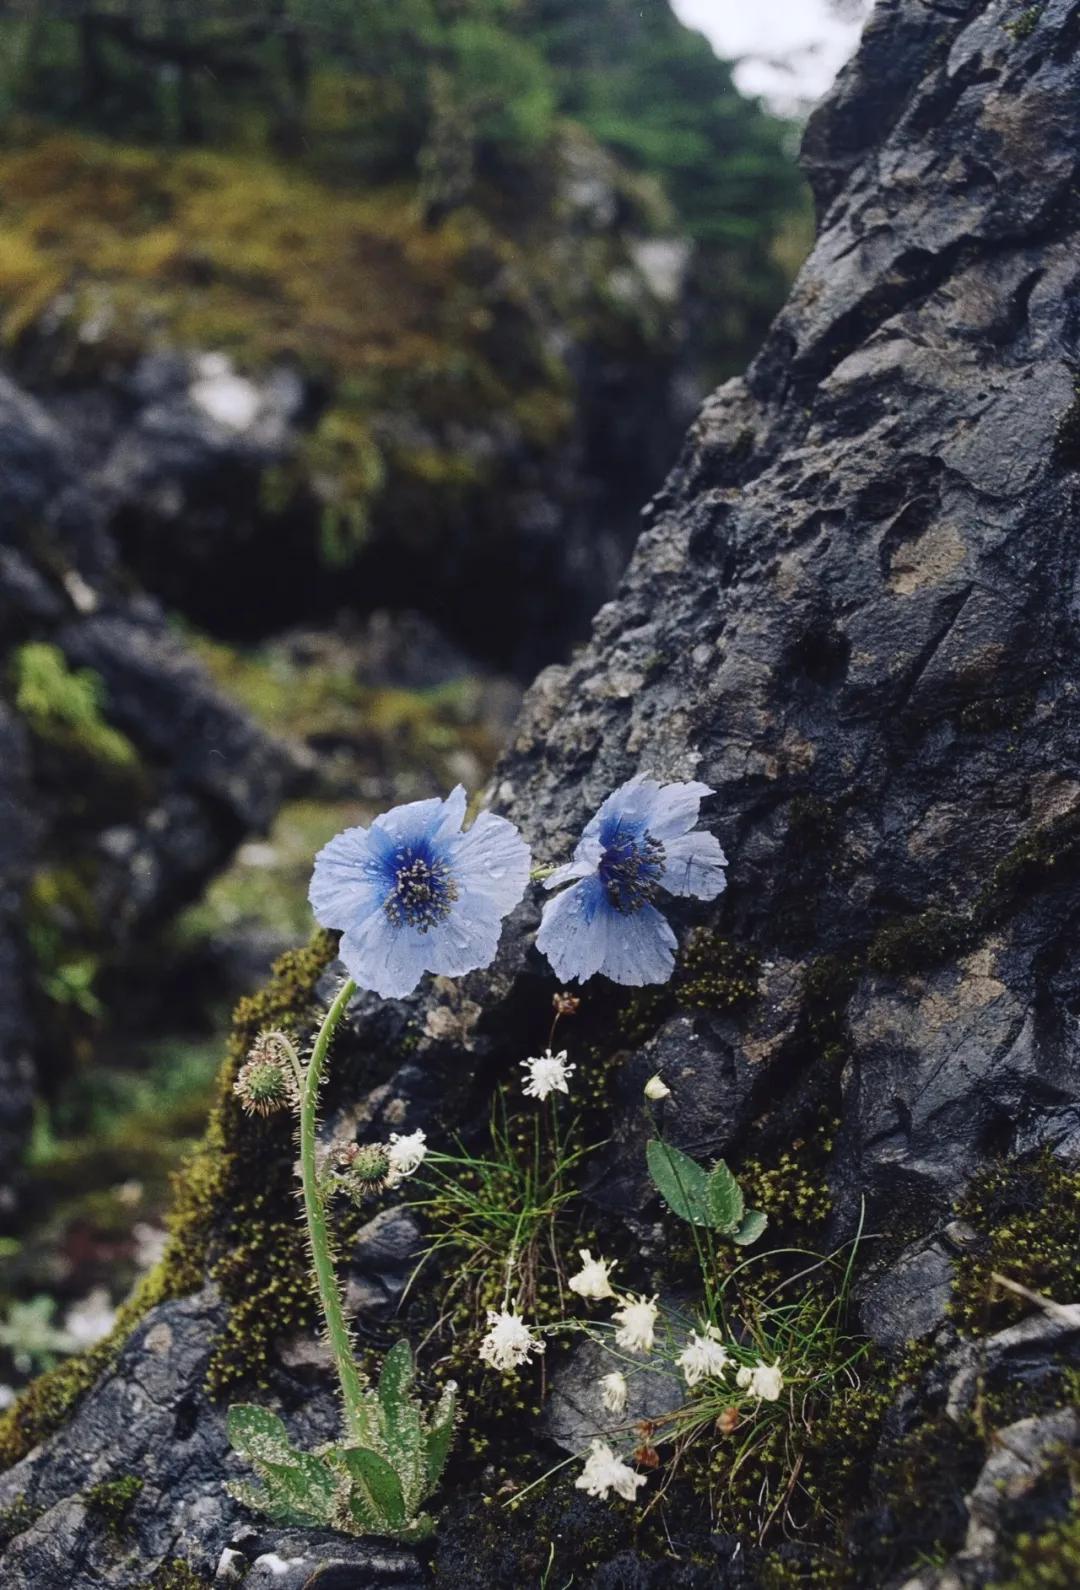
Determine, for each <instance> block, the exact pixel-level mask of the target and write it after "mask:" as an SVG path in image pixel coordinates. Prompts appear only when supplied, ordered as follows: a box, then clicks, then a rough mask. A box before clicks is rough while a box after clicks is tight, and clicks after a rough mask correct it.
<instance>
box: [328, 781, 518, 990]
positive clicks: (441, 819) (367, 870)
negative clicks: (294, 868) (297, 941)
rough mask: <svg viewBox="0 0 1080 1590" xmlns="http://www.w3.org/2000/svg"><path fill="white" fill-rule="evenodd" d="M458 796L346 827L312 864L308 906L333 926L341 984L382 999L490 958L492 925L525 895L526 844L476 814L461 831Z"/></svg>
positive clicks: (495, 928) (494, 939) (497, 926)
mask: <svg viewBox="0 0 1080 1590" xmlns="http://www.w3.org/2000/svg"><path fill="white" fill-rule="evenodd" d="M464 816H465V791H464V789H463V788H462V786H461V785H460V784H459V785H458V787H457V789H455V790H454V792H453V794H451V795H449V796H448V797H447V798H446V800H438V799H435V800H427V801H411V802H410V803H409V804H408V805H406V806H395V807H394V808H393V810H392V811H388V812H383V814H382V815H381V816H380V817H376V818H375V821H374V822H373V823H372V825H371V827H370V828H347V829H346V830H345V832H344V833H342V834H338V835H337V836H336V838H334V839H331V841H330V843H329V844H328V845H325V846H324V847H323V849H322V850H320V851H319V854H318V855H317V856H316V857H315V871H314V873H313V874H312V878H311V888H310V889H309V891H308V899H309V900H310V901H311V908H312V910H313V911H314V913H315V919H316V921H317V922H320V923H321V924H322V926H323V927H327V928H340V929H341V934H342V937H341V947H340V950H339V952H338V953H339V954H340V956H341V959H342V960H343V961H344V962H345V965H346V968H347V969H348V972H349V975H350V977H353V978H355V980H356V981H357V982H358V983H359V984H360V986H361V987H362V988H371V989H374V991H375V992H376V993H377V994H379V995H381V996H382V997H383V998H384V999H400V998H401V997H402V996H403V995H404V994H408V993H411V992H412V990H413V989H414V988H415V987H416V985H417V983H418V982H419V981H420V979H421V977H422V976H423V975H424V973H425V972H438V973H441V974H442V975H443V976H444V977H460V976H461V975H462V974H463V973H464V972H472V971H475V970H476V968H477V967H479V966H488V965H490V964H491V962H492V961H493V960H494V959H495V951H496V949H497V948H498V943H499V934H500V932H501V931H502V919H503V917H504V916H505V915H506V913H507V912H508V911H512V910H513V908H514V906H515V905H517V903H518V901H519V900H520V899H521V896H522V894H523V893H524V892H525V885H526V883H527V882H528V879H529V861H530V858H529V847H528V846H527V845H526V843H525V841H524V840H523V839H522V837H521V835H520V834H519V833H518V831H517V829H516V828H515V827H514V825H513V823H510V822H507V820H506V818H505V817H495V816H493V815H492V813H491V812H481V813H480V815H479V817H478V818H477V819H476V821H475V822H474V823H473V825H472V827H471V828H469V829H467V830H466V831H465V832H462V827H461V824H462V820H463V819H464Z"/></svg>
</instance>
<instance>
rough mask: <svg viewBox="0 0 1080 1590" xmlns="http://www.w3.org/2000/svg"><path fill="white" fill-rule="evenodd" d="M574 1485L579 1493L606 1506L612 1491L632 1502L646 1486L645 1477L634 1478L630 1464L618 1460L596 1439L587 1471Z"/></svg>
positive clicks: (590, 1448) (636, 1475) (587, 1462)
mask: <svg viewBox="0 0 1080 1590" xmlns="http://www.w3.org/2000/svg"><path fill="white" fill-rule="evenodd" d="M574 1484H575V1485H576V1486H577V1488H578V1490H579V1491H588V1493H589V1495H590V1496H599V1497H601V1499H602V1500H603V1501H605V1502H606V1501H607V1498H608V1493H609V1491H614V1492H615V1494H616V1495H617V1496H621V1497H623V1499H624V1500H625V1501H628V1502H632V1501H633V1500H634V1496H635V1494H636V1492H637V1491H638V1490H639V1488H640V1487H641V1486H642V1485H644V1484H645V1476H644V1474H635V1473H634V1471H633V1469H632V1468H631V1467H630V1465H629V1463H624V1462H623V1460H622V1458H618V1457H616V1456H615V1454H614V1452H613V1451H612V1450H611V1448H610V1447H609V1446H608V1444H607V1442H606V1441H601V1440H600V1438H599V1436H594V1437H593V1439H592V1442H591V1443H590V1446H589V1455H588V1457H587V1458H586V1459H585V1467H584V1468H583V1469H582V1471H581V1473H580V1474H579V1475H578V1477H577V1479H576V1480H575V1481H574Z"/></svg>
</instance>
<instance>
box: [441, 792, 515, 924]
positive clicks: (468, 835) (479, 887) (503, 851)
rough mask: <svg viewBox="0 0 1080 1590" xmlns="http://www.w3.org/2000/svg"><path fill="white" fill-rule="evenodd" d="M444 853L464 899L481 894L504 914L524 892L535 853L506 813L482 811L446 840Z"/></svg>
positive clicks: (511, 908)
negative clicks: (466, 826) (531, 851)
mask: <svg viewBox="0 0 1080 1590" xmlns="http://www.w3.org/2000/svg"><path fill="white" fill-rule="evenodd" d="M455 793H456V792H455ZM452 798H453V797H451V799H452ZM445 855H446V859H447V861H448V862H449V864H450V870H451V872H452V873H453V877H454V882H455V883H456V884H457V886H458V889H459V890H460V892H461V896H462V899H463V900H464V899H466V898H469V897H472V896H476V895H482V896H483V897H484V898H485V899H487V900H488V901H490V903H491V904H492V906H494V908H495V910H496V911H497V912H498V914H499V916H505V915H506V913H507V912H508V911H512V910H513V909H514V907H515V906H516V905H517V903H518V901H519V900H520V899H521V897H522V895H523V894H524V893H525V885H526V884H527V883H528V881H529V868H530V866H531V865H532V857H531V856H530V854H529V847H528V845H527V844H526V843H525V841H524V839H522V837H521V834H520V833H519V832H518V830H517V829H516V828H515V826H514V824H513V823H511V822H508V821H507V819H506V818H505V817H496V816H495V815H494V813H493V812H481V813H480V815H479V817H477V819H476V821H475V822H474V823H473V825H472V827H471V828H469V829H467V830H466V831H465V833H463V834H457V835H455V836H454V837H453V838H451V839H448V840H447V842H446V851H445Z"/></svg>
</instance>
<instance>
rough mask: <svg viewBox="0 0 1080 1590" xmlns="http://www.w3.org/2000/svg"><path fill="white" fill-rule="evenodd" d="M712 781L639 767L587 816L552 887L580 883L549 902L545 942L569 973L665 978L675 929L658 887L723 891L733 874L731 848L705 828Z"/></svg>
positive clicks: (576, 977) (639, 980)
mask: <svg viewBox="0 0 1080 1590" xmlns="http://www.w3.org/2000/svg"><path fill="white" fill-rule="evenodd" d="M712 793H713V792H712V790H711V789H710V788H709V786H708V785H707V784H660V783H658V782H657V781H656V779H652V778H645V777H643V776H641V775H639V776H638V777H637V778H632V779H631V780H630V782H629V783H628V784H623V785H622V786H621V788H619V789H617V790H616V791H615V792H614V794H612V795H609V796H608V798H607V800H606V801H605V802H604V804H603V805H602V806H601V807H600V809H599V811H598V812H597V813H596V815H595V817H593V818H592V820H591V821H590V822H589V823H588V824H587V825H586V827H585V829H584V831H583V832H582V835H581V839H580V840H579V842H578V846H577V849H576V850H575V851H574V859H573V860H572V861H570V862H567V864H566V866H565V867H558V868H557V869H556V870H555V872H553V873H552V874H551V876H550V877H549V878H548V880H547V888H549V889H556V888H558V887H559V885H560V884H563V883H571V882H572V880H577V881H576V882H573V886H572V887H571V888H569V889H565V890H564V891H563V892H562V893H561V894H558V895H556V897H555V899H554V900H549V901H548V903H547V905H546V906H545V907H544V915H543V920H542V921H541V923H540V931H539V933H538V934H537V936H536V942H537V945H538V946H539V948H540V949H541V950H542V951H543V953H544V954H545V955H546V956H547V958H548V960H549V961H550V962H551V965H552V968H553V970H554V972H555V975H556V977H558V978H559V980H560V981H561V982H564V983H567V982H574V981H578V982H582V983H583V982H584V981H585V980H586V978H589V977H593V976H595V975H596V973H597V972H599V973H601V974H602V975H603V976H604V977H610V978H611V980H612V982H614V983H626V984H629V985H630V986H631V987H634V988H640V987H641V986H642V984H644V983H665V982H667V980H668V978H669V977H670V976H671V973H672V970H673V968H674V964H675V957H674V950H675V945H676V940H675V935H674V933H673V932H672V931H671V927H670V925H669V923H668V921H667V918H666V917H664V916H662V915H661V913H660V912H659V911H658V910H657V909H656V907H655V905H653V903H652V902H653V900H654V898H655V897H656V894H657V893H658V891H659V890H661V889H666V890H667V892H668V893H669V894H682V895H688V894H692V895H696V896H697V897H698V899H700V900H713V899H715V898H716V896H717V895H718V894H720V893H721V892H722V890H723V888H724V885H725V883H726V881H727V880H726V878H725V876H724V868H725V867H726V866H727V857H726V856H725V855H724V852H723V851H722V850H721V848H720V842H719V840H718V839H716V837H715V836H714V835H713V834H707V833H703V832H702V831H701V830H699V829H695V828H694V825H695V823H696V822H697V820H698V808H699V806H700V804H701V800H702V797H703V796H705V795H711V794H712Z"/></svg>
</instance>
